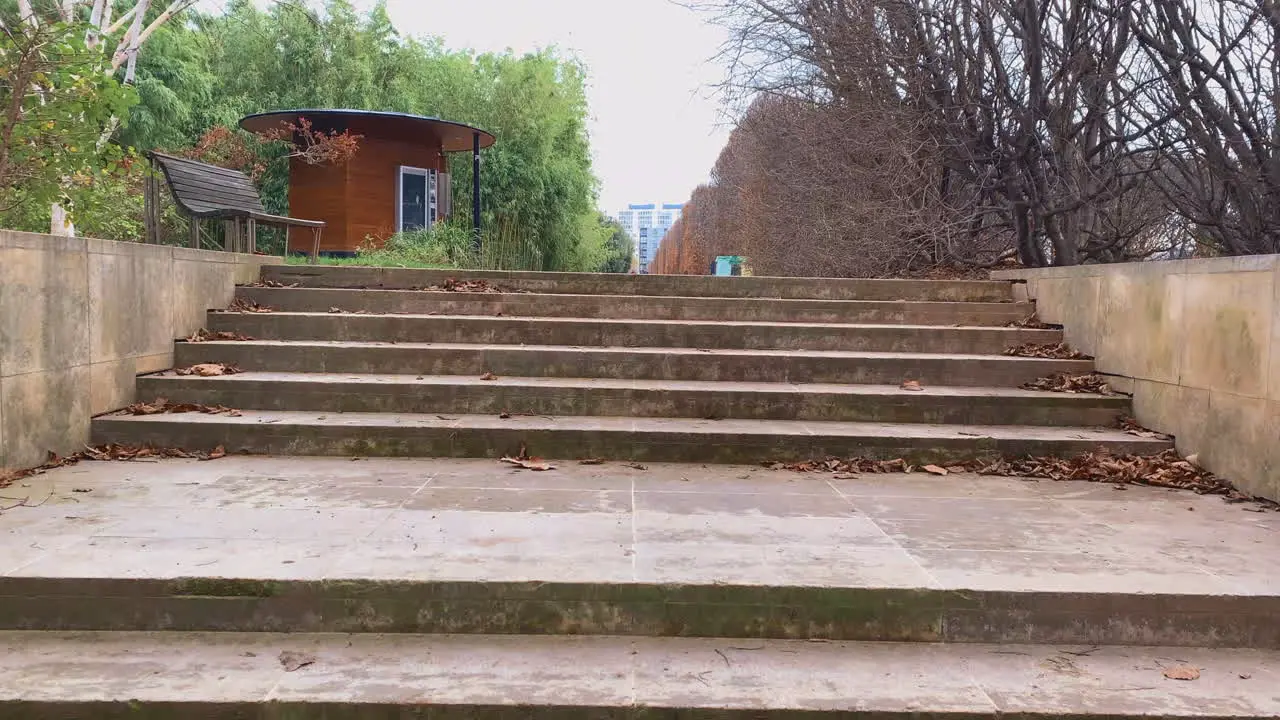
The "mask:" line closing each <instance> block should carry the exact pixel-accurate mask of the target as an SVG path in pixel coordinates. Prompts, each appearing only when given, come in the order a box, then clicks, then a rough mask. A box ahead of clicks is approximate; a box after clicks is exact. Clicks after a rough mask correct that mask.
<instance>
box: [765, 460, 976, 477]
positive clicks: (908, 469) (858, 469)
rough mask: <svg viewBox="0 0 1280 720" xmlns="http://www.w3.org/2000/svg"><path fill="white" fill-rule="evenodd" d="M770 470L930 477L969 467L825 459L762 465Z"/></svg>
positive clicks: (902, 461) (963, 465) (840, 474)
mask: <svg viewBox="0 0 1280 720" xmlns="http://www.w3.org/2000/svg"><path fill="white" fill-rule="evenodd" d="M764 466H765V467H767V468H769V469H770V470H791V471H793V472H802V473H808V472H829V473H835V474H836V475H837V476H843V477H853V476H856V475H860V474H864V473H865V474H869V475H883V474H886V473H913V472H916V471H917V470H919V471H920V472H927V473H929V474H931V475H949V474H950V473H953V472H969V471H971V470H972V467H970V465H966V464H952V465H947V466H946V467H941V466H938V465H912V464H911V463H908V462H907V461H906V460H903V459H902V458H895V459H893V460H873V459H872V458H866V457H851V458H827V459H826V460H809V461H806V462H798V463H779V462H775V463H764Z"/></svg>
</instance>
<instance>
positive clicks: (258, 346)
mask: <svg viewBox="0 0 1280 720" xmlns="http://www.w3.org/2000/svg"><path fill="white" fill-rule="evenodd" d="M175 355H176V359H175V364H176V365H177V366H178V367H187V366H190V365H194V364H196V363H201V362H225V363H231V364H234V365H238V366H239V367H241V368H243V369H245V370H261V371H271V372H303V373H314V372H332V373H397V374H407V373H414V374H419V375H421V374H426V375H471V376H479V375H481V374H483V373H485V372H493V373H497V374H498V375H502V376H522V377H529V376H539V377H544V376H545V377H568V378H619V379H642V378H643V379H651V380H702V381H734V382H805V383H808V382H827V383H840V384H846V385H847V384H864V383H870V384H874V383H900V382H901V381H902V380H903V379H904V378H908V377H909V378H914V379H917V380H919V381H921V382H922V383H923V384H924V385H926V386H929V387H934V386H943V385H948V386H949V385H964V386H983V387H1017V386H1019V385H1022V384H1023V383H1026V382H1029V381H1031V380H1035V379H1037V378H1041V377H1046V376H1048V375H1052V374H1053V373H1055V372H1066V373H1071V374H1074V375H1081V374H1085V373H1089V372H1092V371H1093V363H1092V361H1089V360H1046V359H1041V358H1022V357H1011V356H1007V355H972V354H969V355H966V354H919V353H887V352H841V351H829V350H828V351H824V350H715V349H710V348H703V349H698V348H652V347H634V348H624V347H591V348H587V347H580V346H579V347H575V346H572V345H491V344H484V343H477V344H469V343H390V342H345V341H331V340H311V341H291V342H285V341H279V340H253V341H240V342H204V343H184V342H180V343H177V344H176V345H175Z"/></svg>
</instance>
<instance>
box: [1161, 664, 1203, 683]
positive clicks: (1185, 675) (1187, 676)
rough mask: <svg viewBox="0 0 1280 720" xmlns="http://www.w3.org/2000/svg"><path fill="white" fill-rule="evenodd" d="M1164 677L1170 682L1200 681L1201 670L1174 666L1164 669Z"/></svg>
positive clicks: (1185, 666)
mask: <svg viewBox="0 0 1280 720" xmlns="http://www.w3.org/2000/svg"><path fill="white" fill-rule="evenodd" d="M1164 676H1165V677H1167V678H1169V679H1170V680H1199V679H1200V668H1197V667H1192V666H1190V665H1174V666H1172V667H1167V668H1165V669H1164Z"/></svg>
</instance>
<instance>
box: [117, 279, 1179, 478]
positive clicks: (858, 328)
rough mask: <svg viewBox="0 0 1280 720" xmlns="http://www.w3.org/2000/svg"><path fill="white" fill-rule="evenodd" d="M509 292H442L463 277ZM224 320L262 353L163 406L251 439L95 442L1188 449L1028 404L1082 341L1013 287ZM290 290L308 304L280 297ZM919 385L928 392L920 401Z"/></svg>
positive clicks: (659, 453) (215, 326)
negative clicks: (1017, 298)
mask: <svg viewBox="0 0 1280 720" xmlns="http://www.w3.org/2000/svg"><path fill="white" fill-rule="evenodd" d="M454 276H457V277H459V278H461V279H469V280H483V281H485V282H487V283H490V284H491V287H492V288H496V289H499V290H500V291H501V292H443V291H431V290H423V289H422V288H430V287H432V286H440V285H443V284H445V283H446V282H448V281H449V280H450V279H451V278H452V277H454ZM264 280H265V281H268V282H266V283H264V284H265V285H267V286H266V287H246V288H241V289H240V291H239V295H240V297H241V298H242V299H243V300H244V301H247V302H249V303H256V304H258V305H261V306H265V307H270V308H273V309H274V311H273V312H269V313H245V312H220V311H211V312H210V313H209V318H208V327H209V329H210V330H211V331H215V332H220V331H225V332H233V333H239V334H241V335H244V336H248V337H251V338H254V339H253V340H251V341H227V342H202V343H178V345H177V352H176V355H177V360H176V363H177V364H178V365H179V366H189V365H194V364H197V363H206V362H220V363H227V364H233V365H236V366H237V367H239V368H241V369H242V370H244V371H245V372H243V373H240V374H235V375H228V376H222V377H215V378H198V377H179V376H176V375H173V374H170V373H166V374H161V375H154V376H149V377H144V378H141V379H140V381H139V388H138V390H139V394H140V397H141V398H142V399H144V400H150V399H152V398H157V397H163V398H167V399H168V400H169V401H170V402H173V403H200V404H205V405H224V406H228V407H232V408H236V409H238V410H240V411H241V412H240V414H238V415H236V416H230V415H225V414H224V415H203V414H161V415H151V416H139V417H135V416H109V417H103V418H99V419H97V420H95V422H94V428H93V432H94V438H95V440H96V441H97V442H117V443H126V444H139V443H150V444H155V445H159V446H170V447H183V448H187V449H192V450H195V449H211V448H213V447H215V446H218V445H221V446H223V447H225V448H226V450H227V451H228V452H232V453H238V452H248V453H255V454H277V455H354V456H421V457H499V456H503V455H515V454H518V453H519V452H520V449H521V448H522V447H523V448H525V449H526V450H527V452H528V453H529V454H531V455H535V456H540V457H546V458H557V459H569V460H572V459H580V458H607V459H614V460H631V461H653V462H663V461H666V462H718V463H759V462H767V461H796V460H806V459H811V458H821V457H825V456H828V455H840V456H852V455H864V456H869V457H880V458H886V459H891V458H897V457H902V458H904V459H907V460H909V461H913V462H940V463H941V462H950V461H959V460H965V459H971V458H975V457H980V456H984V455H991V454H1006V455H1029V454H1033V455H1050V454H1068V453H1077V452H1083V451H1090V450H1095V449H1098V448H1107V449H1109V450H1111V451H1113V452H1119V453H1130V452H1135V453H1146V452H1155V451H1159V450H1162V449H1164V447H1166V446H1167V444H1166V443H1165V442H1164V441H1161V440H1154V439H1148V438H1139V437H1135V436H1133V435H1128V434H1125V433H1123V432H1121V431H1118V430H1114V429H1109V426H1111V425H1112V424H1113V423H1114V420H1115V418H1116V416H1117V415H1120V414H1122V413H1124V412H1126V410H1127V400H1126V399H1124V398H1121V397H1102V396H1096V395H1088V394H1053V393H1044V392H1037V391H1027V390H1021V389H1019V386H1020V385H1022V384H1023V383H1026V382H1027V381H1029V380H1033V379H1036V378H1039V377H1043V376H1046V375H1049V374H1051V373H1053V372H1058V371H1062V372H1073V373H1083V372H1087V371H1089V369H1090V368H1091V365H1090V363H1089V362H1086V361H1077V360H1044V359H1034V358H1021V357H1010V356H1006V355H1003V354H1002V353H1003V351H1004V350H1005V349H1006V348H1008V347H1010V346H1014V345H1020V344H1023V343H1056V342H1059V341H1061V339H1062V334H1061V332H1060V331H1059V330H1052V329H1027V328H1021V327H1009V325H1010V324H1011V323H1013V322H1015V321H1019V320H1022V319H1024V318H1026V317H1028V316H1029V315H1031V314H1032V312H1033V310H1034V308H1033V307H1032V306H1031V305H1028V304H1025V303H1016V302H1013V298H1012V292H1011V286H1010V285H1009V284H1008V283H1003V282H972V281H942V282H926V281H904V280H829V279H779V278H712V277H678V276H608V275H581V274H558V273H519V272H515V273H505V272H480V271H476V272H467V273H445V272H441V271H429V270H401V269H365V268H359V269H357V268H310V267H307V268H301V267H287V266H286V267H275V268H270V269H268V270H267V271H266V273H265V276H264ZM280 286H289V287H280ZM905 379H913V380H918V381H919V382H920V383H921V385H922V386H923V388H924V390H923V391H920V392H911V391H907V390H903V389H902V388H901V387H900V385H901V383H902V381H903V380H905Z"/></svg>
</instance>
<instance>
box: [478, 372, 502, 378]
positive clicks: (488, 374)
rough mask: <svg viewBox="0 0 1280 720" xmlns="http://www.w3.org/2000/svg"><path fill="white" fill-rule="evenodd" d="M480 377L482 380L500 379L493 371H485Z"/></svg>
mask: <svg viewBox="0 0 1280 720" xmlns="http://www.w3.org/2000/svg"><path fill="white" fill-rule="evenodd" d="M480 379H481V380H497V379H498V376H497V375H494V374H493V373H491V372H487V373H485V374H483V375H481V376H480Z"/></svg>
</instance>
